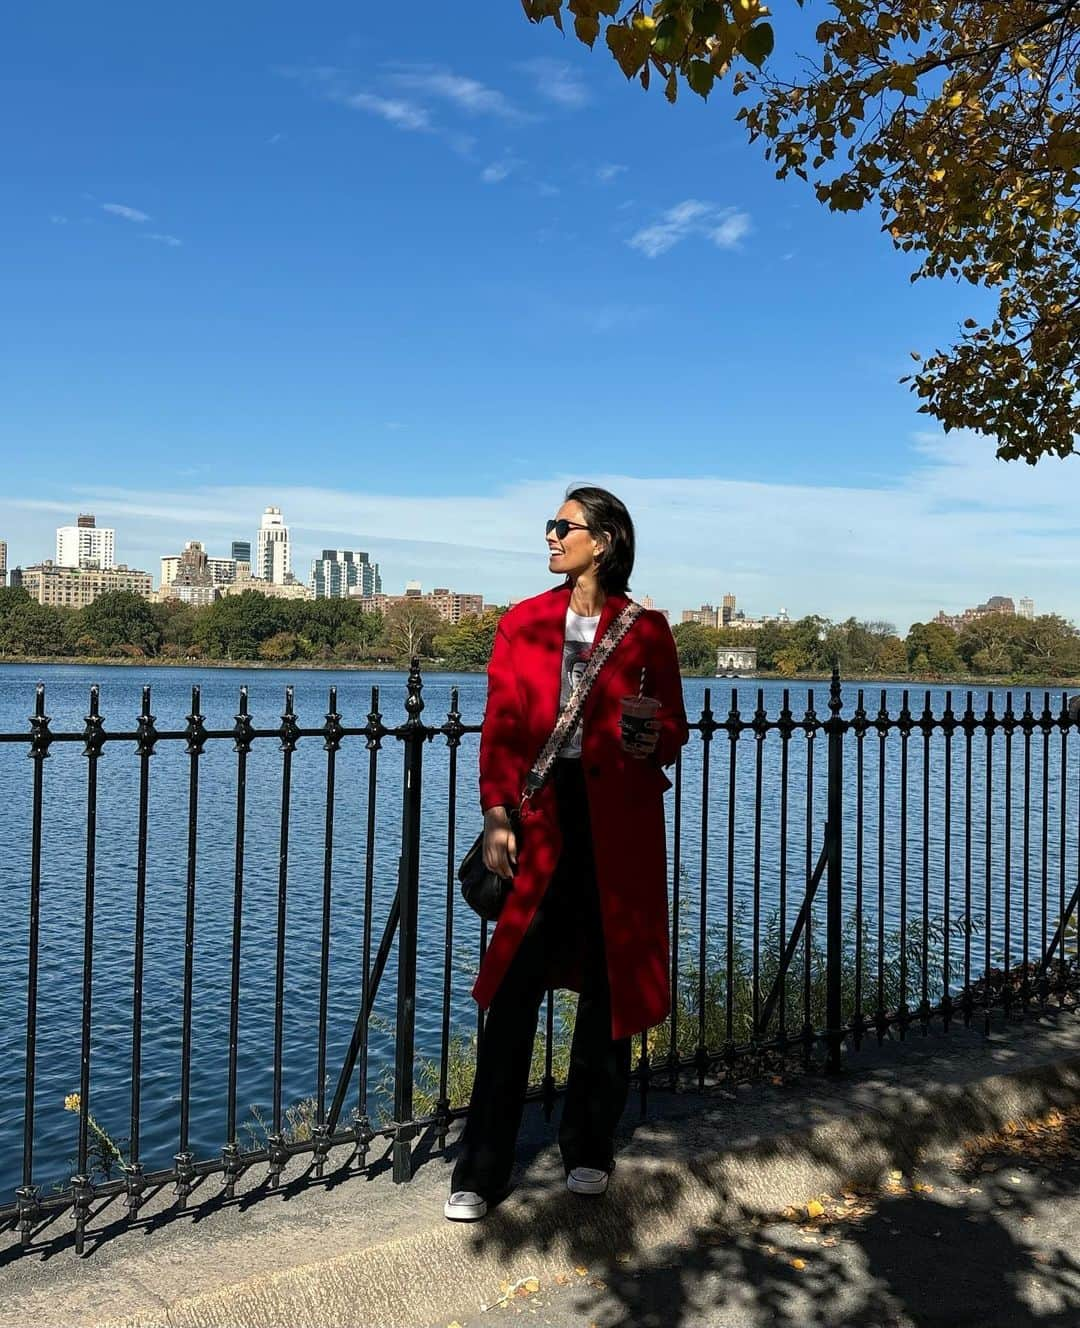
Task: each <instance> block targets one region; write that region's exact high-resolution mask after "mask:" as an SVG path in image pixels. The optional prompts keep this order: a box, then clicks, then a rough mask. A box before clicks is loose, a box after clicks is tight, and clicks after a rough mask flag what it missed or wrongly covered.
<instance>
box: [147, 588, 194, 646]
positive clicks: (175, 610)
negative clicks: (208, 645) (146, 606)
mask: <svg viewBox="0 0 1080 1328" xmlns="http://www.w3.org/2000/svg"><path fill="white" fill-rule="evenodd" d="M150 607H151V611H152V613H153V615H154V619H155V621H156V622H157V625H158V628H159V630H160V631H161V650H162V653H165V647H166V646H169V647H172V649H170V650H169V652H168V653H169V654H170V655H173V656H179V655H185V654H187V653H188V650H189V649H190V647H191V644H192V642H193V641H194V640H195V628H196V625H197V623H198V621H199V610H198V609H196V608H195V607H194V605H191V604H185V603H183V601H182V600H178V599H167V600H164V601H162V602H161V603H159V604H152V605H151V606H150Z"/></svg>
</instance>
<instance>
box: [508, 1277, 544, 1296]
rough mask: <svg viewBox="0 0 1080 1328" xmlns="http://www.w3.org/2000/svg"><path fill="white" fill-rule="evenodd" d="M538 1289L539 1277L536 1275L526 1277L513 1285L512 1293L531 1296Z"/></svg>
mask: <svg viewBox="0 0 1080 1328" xmlns="http://www.w3.org/2000/svg"><path fill="white" fill-rule="evenodd" d="M539 1290H540V1279H539V1278H538V1277H526V1278H523V1279H522V1280H521V1281H520V1282H519V1283H518V1284H517V1286H516V1287H514V1294H515V1295H517V1296H533V1295H535V1294H536V1292H537V1291H539Z"/></svg>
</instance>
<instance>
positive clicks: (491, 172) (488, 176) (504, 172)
mask: <svg viewBox="0 0 1080 1328" xmlns="http://www.w3.org/2000/svg"><path fill="white" fill-rule="evenodd" d="M520 165H521V162H520V161H518V159H517V158H516V157H503V158H502V160H501V161H493V162H492V163H491V164H490V165H489V166H485V167H484V169H483V170H482V171H481V172H480V179H481V180H483V182H484V183H485V184H502V182H503V180H506V179H508V178H509V176H511V175H512V174H513V173H514V171H515V170H516V169H517V167H518V166H520Z"/></svg>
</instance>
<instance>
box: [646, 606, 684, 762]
mask: <svg viewBox="0 0 1080 1328" xmlns="http://www.w3.org/2000/svg"><path fill="white" fill-rule="evenodd" d="M654 650H655V659H656V662H655V665H654V671H653V677H654V682H653V687H654V689H655V690H654V695H655V696H656V699H657V700H658V701H659V702H660V705H661V710H660V738H659V741H658V742H657V744H656V751H655V752H654V753H653V760H654V761H655V762H656V763H657V764H658V765H662V766H663V765H670V764H671V763H672V761H674V760H675V758H676V756H678V754H679V749H680V748H681V747H683V746H684V745H685V744H686V742H687V741H688V740H689V738H690V730H689V728H688V727H687V724H686V707H685V704H684V702H683V691H682V674H681V673H680V671H679V653H678V650H677V649H676V647H675V638H674V637H673V636H672V634H671V628H670V627H669V626H668V624H667V621H666V619H664V618H663V617H662V616H661V615H660V614H657V615H656V633H655V645H654Z"/></svg>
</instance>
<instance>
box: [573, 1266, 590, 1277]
mask: <svg viewBox="0 0 1080 1328" xmlns="http://www.w3.org/2000/svg"><path fill="white" fill-rule="evenodd" d="M588 1271H589V1270H588V1269H587V1268H582V1266H581V1265H580V1264H578V1266H577V1267H576V1268H575V1269H574V1272H575V1273H577V1275H578V1277H584V1276H585V1274H586V1273H587V1272H588Z"/></svg>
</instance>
